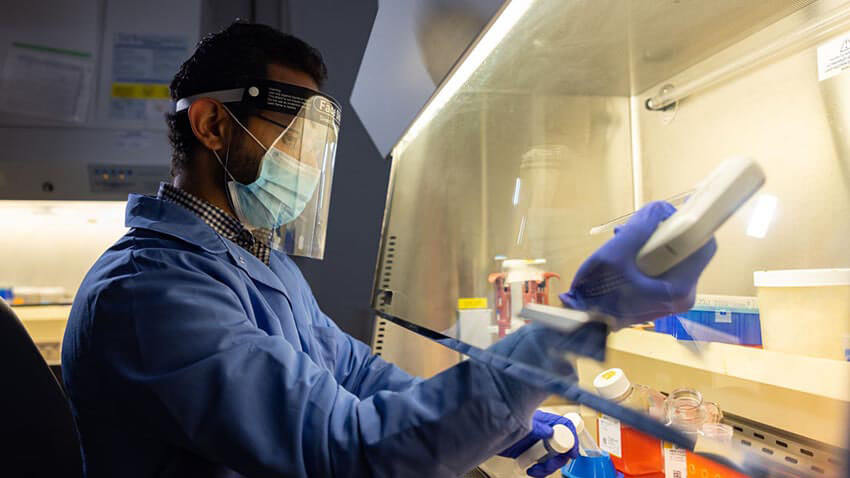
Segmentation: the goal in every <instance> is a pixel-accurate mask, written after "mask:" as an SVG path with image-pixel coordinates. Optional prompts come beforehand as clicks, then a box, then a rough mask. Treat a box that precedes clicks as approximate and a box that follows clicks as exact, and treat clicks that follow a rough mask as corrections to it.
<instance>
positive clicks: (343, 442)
mask: <svg viewBox="0 0 850 478" xmlns="http://www.w3.org/2000/svg"><path fill="white" fill-rule="evenodd" d="M126 225H127V227H129V228H130V230H129V232H128V233H127V234H126V235H125V236H124V237H122V238H121V239H120V240H119V241H118V242H117V243H116V244H115V245H114V246H112V247H111V248H110V249H109V250H107V251H106V252H105V253H104V254H103V256H101V257H100V258H99V259H98V261H97V262H96V263H95V265H94V266H93V267H92V269H91V271H90V272H89V273H88V274H87V275H86V277H85V279H84V280H83V282H82V284H81V286H80V289H79V292H78V294H77V297H76V299H75V300H74V305H73V307H72V309H71V314H70V318H69V321H68V327H67V330H66V332H65V341H64V344H63V349H62V365H63V376H64V380H65V383H66V387H67V390H68V393H69V397H70V399H71V402H72V408H73V410H74V413H75V416H76V419H77V422H78V426H79V429H80V435H81V440H82V445H83V450H84V455H85V462H86V467H87V472H88V476H89V477H92V478H101V477H109V478H113V477H117V476H120V477H124V478H127V477H131V478H132V477H172V476H173V477H178V476H179V477H181V478H185V477H193V476H204V477H224V476H228V477H229V476H250V477H273V476H310V477H343V476H397V477H407V476H429V477H433V476H454V475H457V474H460V473H463V472H464V471H467V470H468V469H470V468H472V467H474V466H475V465H476V464H477V463H480V462H482V461H483V460H485V459H486V458H488V457H489V456H490V455H492V454H494V453H497V452H499V451H500V450H502V449H504V448H506V447H507V446H509V445H510V444H512V443H513V442H514V441H516V440H518V439H520V438H522V437H523V436H524V435H525V434H526V433H527V432H528V431H529V425H530V417H531V414H532V413H533V411H534V408H535V407H536V405H537V404H538V403H539V401H540V399H541V395H539V394H537V395H534V394H527V393H525V392H524V391H522V390H520V388H521V387H520V386H516V387H514V389H511V387H510V386H509V385H506V384H507V383H508V382H506V381H504V380H502V379H500V378H499V377H498V374H494V372H493V371H492V370H491V369H488V368H486V367H484V366H482V365H480V364H476V363H471V362H470V361H466V362H464V363H462V364H460V365H458V366H455V367H452V368H450V369H449V370H447V371H445V372H443V373H442V374H439V375H437V376H436V377H434V378H432V379H429V380H420V379H418V378H415V377H412V376H410V375H408V374H407V373H405V372H403V371H402V370H400V369H398V368H397V367H395V366H393V365H391V364H388V363H387V362H385V361H384V360H382V359H381V358H380V357H377V356H374V355H372V354H371V352H370V349H369V348H368V347H367V346H366V345H365V344H363V343H361V342H359V341H357V340H355V339H354V338H352V337H350V336H349V335H347V334H345V333H344V332H342V331H341V330H340V329H339V328H338V327H337V326H336V325H335V324H334V323H333V322H332V321H331V320H330V319H329V318H328V317H327V316H325V315H324V314H323V313H322V312H321V310H319V307H318V305H317V304H316V300H315V298H314V297H313V294H312V292H311V291H310V288H309V286H308V285H307V283H306V281H305V280H304V278H303V276H302V275H301V273H300V271H299V270H298V268H297V267H296V265H295V264H294V263H293V262H292V260H291V259H289V258H288V257H287V256H286V255H285V254H280V253H277V252H273V253H272V256H271V264H270V266H266V265H265V264H263V263H262V262H260V261H259V260H258V259H256V258H255V257H254V256H252V255H251V254H249V253H248V252H247V251H245V250H244V249H242V248H241V247H239V246H237V245H236V244H234V243H233V242H231V241H229V240H227V239H224V238H222V237H221V236H219V235H218V234H216V233H215V232H214V231H213V230H212V229H211V228H210V227H209V226H207V224H206V223H204V222H203V221H202V220H201V219H200V218H199V217H197V216H196V215H195V214H193V213H192V212H190V211H189V210H187V209H184V208H182V207H181V206H179V205H176V204H173V203H169V202H165V201H162V200H160V199H157V198H153V197H147V196H139V195H131V196H130V198H129V201H128V203H127V213H126Z"/></svg>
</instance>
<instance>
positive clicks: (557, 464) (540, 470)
mask: <svg viewBox="0 0 850 478" xmlns="http://www.w3.org/2000/svg"><path fill="white" fill-rule="evenodd" d="M557 424H562V425H566V427H567V428H569V429H570V431H571V432H573V435H576V430H575V427H574V426H573V423H572V422H571V421H569V420H568V419H566V418H564V417H562V416H560V415H555V414H553V413H546V412H541V411H540V410H537V411H536V412H534V416H533V417H532V422H531V432H529V434H528V435H526V436H525V437H524V438H523V439H522V440H520V441H518V442H516V443H514V444H513V445H512V446H510V447H509V448H508V449H506V450H505V451H503V452H501V453H499V456H503V457H506V458H516V457H518V456H520V455H522V453H523V452H524V451H525V450H528V449H529V448H531V446H532V445H534V443H536V442H537V441H538V440H543V439H546V438H551V437H552V435H553V433H554V430H552V427H553V426H555V425H557ZM576 457H578V436H576V446H574V447H573V449H572V450H570V451H569V452H567V453H562V454H560V455H557V456H554V457H551V458H549V459H548V460H546V461H544V462H543V463H538V464H536V465H534V466H532V467H531V468H529V469H528V471H527V472H526V473H527V474H528V476H534V477H544V476H549V475H551V474H552V473H554V472H555V471H556V470H557V469H558V468H561V467H562V466H564V465H566V464H567V461H569V460H571V459H573V458H576Z"/></svg>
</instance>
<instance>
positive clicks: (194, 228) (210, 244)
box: [124, 194, 289, 299]
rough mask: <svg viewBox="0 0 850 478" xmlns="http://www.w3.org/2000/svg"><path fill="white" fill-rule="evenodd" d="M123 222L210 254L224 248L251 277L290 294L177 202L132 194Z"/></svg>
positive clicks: (266, 270) (266, 269) (256, 262)
mask: <svg viewBox="0 0 850 478" xmlns="http://www.w3.org/2000/svg"><path fill="white" fill-rule="evenodd" d="M124 225H125V226H126V227H133V228H138V229H149V230H152V231H156V232H159V233H161V234H165V235H168V236H172V237H176V238H177V239H180V240H183V241H185V242H188V243H190V244H194V245H196V246H198V247H200V248H202V249H204V250H205V251H207V252H210V253H213V254H222V253H224V252H227V254H228V256H230V260H231V261H232V263H233V264H234V265H236V267H239V268H240V269H242V270H243V271H245V273H246V274H248V276H249V277H251V279H253V280H255V281H257V282H260V283H262V284H264V285H266V286H268V287H271V288H272V289H275V290H278V291H280V292H281V293H283V294H284V295H286V296H287V299H288V298H289V293H288V292H287V290H286V288H285V287H284V286H283V283H282V282H281V281H280V279H279V278H278V277H277V275H276V274H275V273H274V272H272V270H271V269H270V268H269V267H267V266H266V265H265V264H263V263H262V262H261V261H260V260H259V259H257V258H256V257H254V256H253V255H251V253H249V252H248V251H246V250H245V249H243V248H242V247H240V246H238V245H236V244H235V243H233V242H231V241H228V240H226V239H224V238H223V237H221V236H220V235H218V234H217V233H216V232H215V231H214V230H213V229H212V228H211V227H210V226H209V225H207V223H205V222H204V221H203V219H201V218H200V217H198V216H197V215H196V214H195V213H193V212H192V211H189V210H188V209H186V208H184V207H182V206H180V205H178V204H174V203H172V202H169V201H164V200H162V199H159V198H156V197H151V196H143V195H141V194H131V195H130V196H129V197H128V198H127V210H126V213H125V221H124Z"/></svg>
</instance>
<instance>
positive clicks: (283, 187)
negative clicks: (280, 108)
mask: <svg viewBox="0 0 850 478" xmlns="http://www.w3.org/2000/svg"><path fill="white" fill-rule="evenodd" d="M228 112H229V111H228ZM231 116H232V117H233V119H234V120H236V123H237V124H239V126H241V127H242V129H244V130H245V132H247V133H248V135H249V136H251V138H253V139H254V141H256V142H257V143H258V144H259V145H260V146H261V147H262V148H263V149H265V150H266V152H265V154H264V155H263V157H262V159H261V160H260V174H259V175H258V177H257V179H256V180H254V182H252V183H250V184H242V183H240V182H238V181H236V180H235V179H233V177H232V176H231V181H229V182H228V183H227V189H228V193H229V194H230V200H231V202H232V203H233V209H234V212H235V213H236V216H237V217H238V218H239V220H240V221H242V223H243V224H245V225H246V226H248V227H252V228H263V229H277V228H278V227H280V226H282V225H284V224H288V223H290V222H292V221H294V220H295V218H297V217H298V216H299V215H301V213H302V212H303V211H304V208H305V207H306V206H307V203H308V202H309V201H310V199H311V198H312V197H313V194H314V193H315V191H316V187H317V186H318V184H319V180H320V179H321V171H320V170H319V169H317V168H315V167H313V166H310V165H308V164H305V163H302V162H301V161H299V160H298V159H297V158H295V157H293V156H291V155H289V154H287V153H285V152H284V151H281V150H280V149H278V148H277V147H276V146H275V145H276V144H277V143H278V142H279V141H282V138H283V135H284V134H285V133H286V131H285V130H284V132H283V133H281V134H280V136H278V137H277V139H275V141H274V142H273V143H272V144H271V146H269V147H268V148H266V147H265V146H264V145H263V144H262V143H261V142H260V141H259V140H258V139H257V138H256V137H254V135H253V134H251V132H250V131H249V130H248V129H247V128H245V126H243V125H242V123H241V122H239V120H238V119H236V117H235V116H233V115H232V114H231ZM216 157H218V154H216ZM219 161H220V160H219ZM222 166H225V170H226V169H227V168H226V165H224V164H223V165H222ZM228 174H230V173H229V172H228Z"/></svg>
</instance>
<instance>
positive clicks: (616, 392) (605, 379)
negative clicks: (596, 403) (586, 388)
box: [593, 368, 632, 400]
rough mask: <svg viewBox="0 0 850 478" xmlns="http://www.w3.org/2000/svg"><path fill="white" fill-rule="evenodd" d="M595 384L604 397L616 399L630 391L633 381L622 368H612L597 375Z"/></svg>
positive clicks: (594, 380)
mask: <svg viewBox="0 0 850 478" xmlns="http://www.w3.org/2000/svg"><path fill="white" fill-rule="evenodd" d="M593 386H594V387H596V390H597V391H598V392H599V395H600V396H601V397H602V398H607V399H608V400H614V399H616V398H617V397H620V396H621V395H623V394H624V393H626V392H627V391H629V388H630V387H631V386H632V383H631V382H629V379H628V378H626V374H625V373H623V371H622V370H621V369H619V368H612V369H608V370H606V371H604V372H602V373H600V374H599V375H597V376H596V378H595V379H593Z"/></svg>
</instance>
